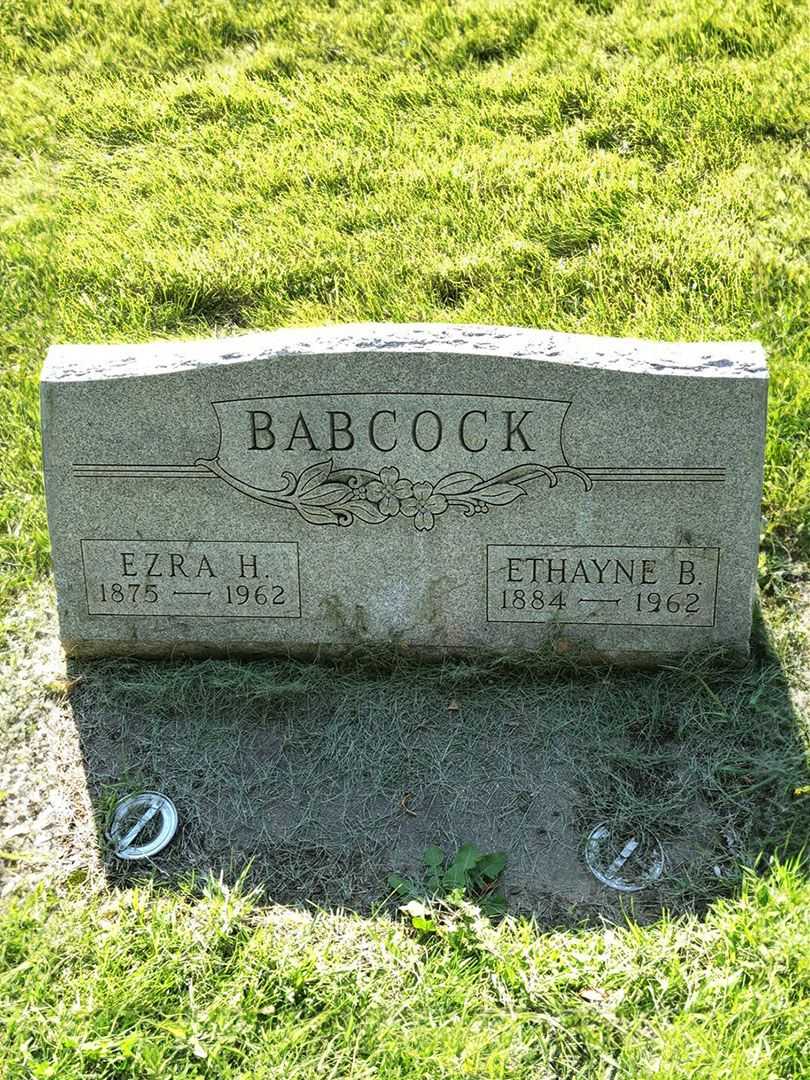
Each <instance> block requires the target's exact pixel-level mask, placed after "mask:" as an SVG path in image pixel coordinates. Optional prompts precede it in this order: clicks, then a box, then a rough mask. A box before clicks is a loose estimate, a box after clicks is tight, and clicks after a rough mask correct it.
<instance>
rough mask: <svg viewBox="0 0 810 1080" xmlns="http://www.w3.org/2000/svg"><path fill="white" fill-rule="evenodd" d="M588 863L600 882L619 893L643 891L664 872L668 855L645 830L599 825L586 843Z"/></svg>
mask: <svg viewBox="0 0 810 1080" xmlns="http://www.w3.org/2000/svg"><path fill="white" fill-rule="evenodd" d="M585 862H586V863H587V864H588V869H589V870H590V871H591V873H592V874H593V876H594V877H595V878H596V879H597V881H601V882H602V884H603V885H607V886H608V887H609V888H611V889H617V890H618V891H619V892H639V891H640V890H641V889H645V888H646V887H647V886H648V885H651V884H652V883H653V882H654V881H657V880H658V878H660V877H661V875H662V873H663V872H664V852H663V849H662V847H661V844H660V843H659V841H658V840H657V839H656V838H655V837H654V836H645V835H644V833H643V832H642V831H636V832H633V831H632V830H631V829H629V828H626V829H624V830H623V831H618V830H616V829H612V828H611V826H610V825H609V824H608V823H607V822H604V821H603V822H602V824H601V825H597V826H596V828H595V829H594V830H593V832H592V833H591V834H590V836H589V837H588V839H587V841H586V842H585Z"/></svg>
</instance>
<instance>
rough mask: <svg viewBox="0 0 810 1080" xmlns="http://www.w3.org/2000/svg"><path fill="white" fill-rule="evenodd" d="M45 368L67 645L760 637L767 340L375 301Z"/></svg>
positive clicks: (83, 351) (744, 644) (496, 644)
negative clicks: (338, 316)
mask: <svg viewBox="0 0 810 1080" xmlns="http://www.w3.org/2000/svg"><path fill="white" fill-rule="evenodd" d="M41 389H42V434H43V443H44V460H45V481H46V492H47V502H48V518H49V527H50V535H51V542H52V549H53V562H54V569H55V576H56V585H57V596H58V605H59V616H60V625H61V634H62V639H63V643H64V646H65V649H66V650H67V651H68V652H69V653H73V654H85V655H99V654H107V653H109V654H112V653H117V654H140V655H160V654H163V655H171V654H184V653H185V654H214V653H228V652H233V653H251V652H278V651H281V652H289V653H294V654H298V653H302V652H303V653H312V652H317V651H318V650H327V651H331V650H334V649H340V648H343V647H346V646H350V645H358V644H363V643H375V644H377V643H392V644H394V645H396V646H398V647H400V648H402V649H409V650H412V651H421V652H424V653H426V654H436V653H439V654H441V653H444V652H448V651H449V652H453V651H461V650H468V649H480V650H494V651H497V652H507V653H508V652H525V651H527V650H529V651H531V650H536V649H538V648H540V647H542V646H543V645H544V644H550V646H551V647H552V648H555V649H557V650H560V651H571V650H582V651H583V652H584V653H585V654H588V655H592V656H595V657H604V658H606V659H610V660H618V661H627V662H635V661H640V662H649V661H652V662H656V661H658V660H663V659H667V658H670V657H673V656H678V655H683V654H686V653H689V652H693V651H696V650H705V649H713V648H720V647H722V648H728V649H731V650H734V651H737V652H739V653H745V652H746V651H747V649H748V641H749V634H750V630H751V614H752V601H753V595H754V582H755V571H756V563H757V541H758V534H759V528H760V495H761V485H762V468H763V442H764V432H765V413H766V391H767V368H766V363H765V358H764V354H763V351H762V349H761V347H760V346H759V345H757V344H755V343H734V344H730V343H725V344H672V343H661V342H642V341H635V340H624V339H615V338H599V337H586V336H580V335H571V334H562V333H551V332H546V331H539V330H528V329H518V328H510V327H492V326H462V325H444V324H435V325H434V324H405V325H398V324H359V325H350V326H338V327H333V328H321V329H312V330H283V331H277V332H273V333H266V334H256V335H251V336H245V337H236V338H231V339H222V340H217V341H204V342H195V341H169V342H160V343H156V344H149V345H62V346H55V347H53V348H51V350H50V351H49V353H48V358H47V361H46V364H45V368H44V370H43V373H42V386H41Z"/></svg>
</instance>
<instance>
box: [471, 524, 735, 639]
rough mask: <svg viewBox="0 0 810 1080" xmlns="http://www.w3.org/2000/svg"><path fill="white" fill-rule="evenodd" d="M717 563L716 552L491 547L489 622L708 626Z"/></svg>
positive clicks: (712, 618) (711, 622)
mask: <svg viewBox="0 0 810 1080" xmlns="http://www.w3.org/2000/svg"><path fill="white" fill-rule="evenodd" d="M718 558H719V550H718V548H714V547H702V548H676V547H633V546H613V547H610V546H598V545H597V546H593V547H586V546H581V545H575V546H570V547H566V546H563V545H549V546H544V545H542V544H537V545H529V544H521V545H501V544H491V545H490V546H489V547H488V548H487V619H488V621H489V622H558V623H590V624H593V625H616V626H713V625H714V622H715V598H716V591H717V573H718Z"/></svg>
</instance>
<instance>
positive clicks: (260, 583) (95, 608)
mask: <svg viewBox="0 0 810 1080" xmlns="http://www.w3.org/2000/svg"><path fill="white" fill-rule="evenodd" d="M81 552H82V562H83V565H84V580H85V591H86V596H87V610H88V613H89V614H90V615H115V616H155V615H169V616H170V615H175V616H177V615H182V616H186V617H188V616H192V617H193V616H198V617H205V618H255V619H283V618H299V617H300V615H301V597H300V588H299V574H298V545H297V544H295V543H287V542H283V541H254V540H247V541H240V540H101V539H92V540H90V539H88V540H82V541H81Z"/></svg>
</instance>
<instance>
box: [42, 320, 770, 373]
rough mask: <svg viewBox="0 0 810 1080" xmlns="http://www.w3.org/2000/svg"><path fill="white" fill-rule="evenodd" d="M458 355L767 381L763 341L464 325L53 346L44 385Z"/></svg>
mask: <svg viewBox="0 0 810 1080" xmlns="http://www.w3.org/2000/svg"><path fill="white" fill-rule="evenodd" d="M365 352H368V353H390V354H394V355H396V354H400V355H408V354H413V355H420V354H422V355H429V354H431V353H432V354H451V353H456V354H459V355H460V356H480V357H491V358H493V359H517V360H530V361H531V360H533V361H539V362H546V363H557V364H562V365H566V366H570V367H574V368H583V369H587V368H592V369H598V370H605V371H623V372H628V373H636V374H653V375H655V374H658V375H661V374H663V375H676V376H692V377H704V378H731V379H767V377H768V368H767V361H766V358H765V352H764V349H763V347H762V345H761V344H760V343H759V342H756V341H736V342H731V341H724V342H669V341H653V340H642V339H638V338H617V337H601V336H597V335H591V334H571V333H562V332H558V331H552V330H538V329H530V328H527V327H511V326H489V325H477V324H464V323H349V324H341V325H335V326H319V327H308V328H290V329H280V330H272V331H266V332H261V333H253V334H244V335H239V336H236V337H222V338H209V339H197V340H195V339H189V340H163V341H155V342H149V343H146V344H135V345H131V344H115V345H79V344H60V345H52V346H51V347H50V349H49V350H48V354H47V358H46V360H45V364H44V366H43V369H42V374H41V382H42V383H43V384H51V383H62V382H76V381H100V380H108V379H119V378H133V377H138V376H144V375H161V374H176V373H179V372H183V371H192V370H198V369H204V368H209V367H217V366H225V365H229V364H240V363H250V362H252V361H256V360H267V359H280V358H283V357H285V356H301V355H303V356H307V355H309V356H319V355H325V354H329V353H333V354H346V353H365Z"/></svg>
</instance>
